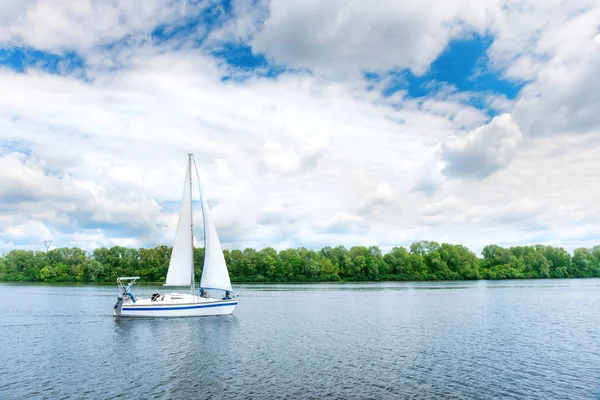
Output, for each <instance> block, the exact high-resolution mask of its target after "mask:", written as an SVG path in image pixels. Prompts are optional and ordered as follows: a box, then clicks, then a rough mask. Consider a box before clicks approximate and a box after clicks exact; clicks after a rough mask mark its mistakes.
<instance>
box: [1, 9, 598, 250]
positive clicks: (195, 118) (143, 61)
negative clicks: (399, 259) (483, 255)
mask: <svg viewBox="0 0 600 400" xmlns="http://www.w3.org/2000/svg"><path fill="white" fill-rule="evenodd" d="M599 76H600V2H598V0H571V1H569V2H564V1H558V0H478V1H474V0H448V1H444V2H440V1H438V0H435V1H434V0H394V1H388V0H381V1H378V2H375V3H374V2H372V1H368V0H344V1H341V0H318V1H317V0H271V1H263V0H232V1H222V2H221V1H216V0H210V1H192V0H181V1H178V0H140V1H117V0H114V1H113V0H104V1H95V0H81V1H77V2H66V1H62V0H43V1H36V0H3V1H2V6H1V12H0V252H6V251H9V250H11V249H13V248H26V249H42V248H43V243H42V241H43V240H47V239H52V240H54V244H55V245H57V246H60V247H62V246H79V247H82V248H85V249H88V250H91V249H94V248H97V247H100V246H112V245H124V246H135V247H141V246H153V245H157V244H167V245H171V244H172V241H173V237H174V230H175V226H176V223H177V213H178V206H179V201H180V198H181V193H182V185H183V177H184V171H185V169H184V168H185V162H186V154H187V153H188V152H193V153H194V154H195V157H196V161H197V163H198V166H199V169H200V173H201V176H202V178H203V185H204V189H205V195H206V196H207V198H208V201H209V204H210V205H211V206H212V209H213V214H214V219H215V222H216V225H217V228H218V230H219V234H220V236H221V239H222V242H223V245H224V247H226V248H230V249H232V248H244V247H247V246H249V247H254V248H263V247H266V246H273V247H275V248H277V249H282V248H287V247H299V246H304V247H308V248H321V247H322V246H325V245H331V246H335V245H344V246H352V245H371V244H375V245H379V246H381V247H382V248H383V249H384V250H387V249H389V248H390V247H392V246H395V245H410V243H412V242H414V241H417V240H436V241H443V242H450V243H460V244H464V245H466V246H468V247H469V248H471V249H472V250H474V251H476V252H479V251H480V250H481V249H482V248H483V246H485V245H486V244H492V243H495V244H500V245H505V246H508V245H524V244H536V243H539V244H550V245H560V246H563V247H565V248H566V249H568V250H570V251H571V250H573V249H574V248H577V247H581V246H585V247H590V246H593V245H596V244H600V205H599V204H600V157H599V156H598V155H599V154H600V94H599V93H600V78H599ZM199 234H201V233H199Z"/></svg>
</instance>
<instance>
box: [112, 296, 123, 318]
mask: <svg viewBox="0 0 600 400" xmlns="http://www.w3.org/2000/svg"><path fill="white" fill-rule="evenodd" d="M113 308H114V309H115V312H114V314H113V315H114V316H115V317H120V316H121V309H122V308H123V296H117V304H115V306H114V307H113Z"/></svg>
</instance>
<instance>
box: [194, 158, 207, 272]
mask: <svg viewBox="0 0 600 400" xmlns="http://www.w3.org/2000/svg"><path fill="white" fill-rule="evenodd" d="M193 161H194V170H195V171H196V179H197V180H198V194H199V195H200V207H201V209H202V222H203V223H202V226H203V232H204V262H203V263H202V275H204V269H205V268H204V266H205V265H206V255H207V251H206V211H205V210H204V197H203V196H202V180H201V179H200V173H199V172H198V165H197V164H196V159H195V158H194V159H193ZM200 280H201V281H202V277H200Z"/></svg>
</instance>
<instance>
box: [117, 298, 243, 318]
mask: <svg viewBox="0 0 600 400" xmlns="http://www.w3.org/2000/svg"><path fill="white" fill-rule="evenodd" d="M139 303H142V302H138V303H136V304H133V303H131V302H127V303H125V304H123V305H122V307H121V309H120V310H115V314H114V315H115V317H122V318H123V317H124V318H177V317H206V316H211V315H228V314H231V313H233V311H234V310H235V308H236V306H237V305H238V303H239V300H238V299H234V300H215V301H210V300H209V301H202V302H192V303H179V302H177V303H170V304H169V303H167V304H165V303H164V302H161V303H163V304H157V303H158V302H155V303H151V304H143V303H142V304H139Z"/></svg>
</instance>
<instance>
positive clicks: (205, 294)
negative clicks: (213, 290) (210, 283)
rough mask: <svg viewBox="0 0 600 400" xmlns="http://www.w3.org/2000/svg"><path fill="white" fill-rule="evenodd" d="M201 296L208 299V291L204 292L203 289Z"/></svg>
mask: <svg viewBox="0 0 600 400" xmlns="http://www.w3.org/2000/svg"><path fill="white" fill-rule="evenodd" d="M200 296H202V297H208V293H206V291H204V289H203V288H200Z"/></svg>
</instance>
